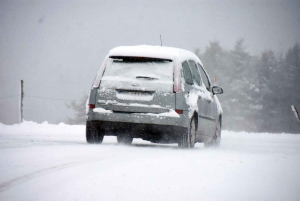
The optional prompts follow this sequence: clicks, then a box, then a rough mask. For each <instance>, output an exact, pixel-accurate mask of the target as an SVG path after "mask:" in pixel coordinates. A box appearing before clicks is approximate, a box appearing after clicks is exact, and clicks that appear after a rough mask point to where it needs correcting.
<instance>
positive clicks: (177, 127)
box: [87, 110, 188, 143]
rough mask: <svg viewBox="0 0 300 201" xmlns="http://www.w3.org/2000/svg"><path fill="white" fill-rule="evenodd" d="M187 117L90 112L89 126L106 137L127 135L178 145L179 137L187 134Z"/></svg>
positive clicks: (184, 115)
mask: <svg viewBox="0 0 300 201" xmlns="http://www.w3.org/2000/svg"><path fill="white" fill-rule="evenodd" d="M186 115H188V114H182V115H179V117H167V116H159V115H154V114H137V113H97V112H93V111H92V110H90V111H89V113H88V116H87V126H92V127H94V128H96V129H98V130H101V132H102V133H103V134H104V135H113V136H117V135H118V134H120V133H127V134H129V135H131V136H132V137H134V138H142V139H144V140H147V141H151V142H156V143H177V142H178V137H179V136H181V135H183V134H185V133H186V132H187V128H188V118H186Z"/></svg>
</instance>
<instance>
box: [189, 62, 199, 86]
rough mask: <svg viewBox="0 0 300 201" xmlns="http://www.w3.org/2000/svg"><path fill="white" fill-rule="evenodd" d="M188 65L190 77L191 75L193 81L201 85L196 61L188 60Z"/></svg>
mask: <svg viewBox="0 0 300 201" xmlns="http://www.w3.org/2000/svg"><path fill="white" fill-rule="evenodd" d="M189 65H190V69H191V71H192V77H193V80H194V82H195V83H196V84H197V85H198V86H200V85H201V77H200V74H199V70H198V68H197V66H196V63H195V62H194V61H192V60H189Z"/></svg>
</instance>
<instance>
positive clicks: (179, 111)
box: [175, 110, 183, 114]
mask: <svg viewBox="0 0 300 201" xmlns="http://www.w3.org/2000/svg"><path fill="white" fill-rule="evenodd" d="M175 112H177V114H183V110H175Z"/></svg>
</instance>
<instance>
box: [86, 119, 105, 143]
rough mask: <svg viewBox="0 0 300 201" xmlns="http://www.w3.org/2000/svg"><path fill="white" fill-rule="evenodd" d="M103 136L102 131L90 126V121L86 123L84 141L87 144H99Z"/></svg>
mask: <svg viewBox="0 0 300 201" xmlns="http://www.w3.org/2000/svg"><path fill="white" fill-rule="evenodd" d="M103 138H104V134H103V132H101V131H100V130H99V129H97V128H96V127H94V126H92V125H91V123H89V122H87V123H86V141H87V143H89V144H101V143H102V141H103Z"/></svg>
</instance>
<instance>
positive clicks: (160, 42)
mask: <svg viewBox="0 0 300 201" xmlns="http://www.w3.org/2000/svg"><path fill="white" fill-rule="evenodd" d="M159 36H160V46H162V40H161V35H159Z"/></svg>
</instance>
